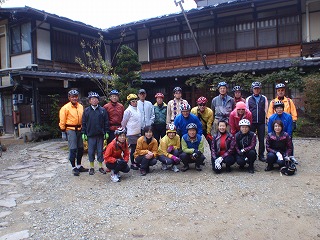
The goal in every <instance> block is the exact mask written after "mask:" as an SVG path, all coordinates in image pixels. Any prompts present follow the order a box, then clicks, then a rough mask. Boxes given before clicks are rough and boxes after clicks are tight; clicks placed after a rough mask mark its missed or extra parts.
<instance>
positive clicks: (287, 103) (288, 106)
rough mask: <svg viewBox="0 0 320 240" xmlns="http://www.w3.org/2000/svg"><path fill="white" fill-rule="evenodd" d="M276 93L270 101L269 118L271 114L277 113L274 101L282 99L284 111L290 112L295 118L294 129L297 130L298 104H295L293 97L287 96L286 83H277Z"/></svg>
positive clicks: (293, 118)
mask: <svg viewBox="0 0 320 240" xmlns="http://www.w3.org/2000/svg"><path fill="white" fill-rule="evenodd" d="M276 93H277V97H276V98H275V99H273V100H272V101H271V102H270V105H269V109H268V114H267V118H268V119H269V118H270V117H271V115H272V114H274V113H275V109H274V103H275V102H277V101H281V102H283V104H284V111H285V112H286V113H289V114H290V115H291V116H292V120H293V123H292V130H293V131H295V130H296V127H297V124H296V122H297V120H298V114H297V109H296V106H295V105H294V102H293V101H292V99H290V98H287V97H286V96H285V94H286V85H284V84H283V83H278V84H276Z"/></svg>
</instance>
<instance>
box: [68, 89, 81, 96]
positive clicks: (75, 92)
mask: <svg viewBox="0 0 320 240" xmlns="http://www.w3.org/2000/svg"><path fill="white" fill-rule="evenodd" d="M78 95H79V92H78V90H75V89H71V90H70V91H69V92H68V97H69V96H78Z"/></svg>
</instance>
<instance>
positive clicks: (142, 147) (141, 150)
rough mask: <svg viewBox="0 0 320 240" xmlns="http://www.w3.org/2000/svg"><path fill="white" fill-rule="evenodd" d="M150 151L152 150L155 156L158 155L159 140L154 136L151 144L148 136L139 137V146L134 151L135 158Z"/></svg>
mask: <svg viewBox="0 0 320 240" xmlns="http://www.w3.org/2000/svg"><path fill="white" fill-rule="evenodd" d="M148 151H151V152H152V153H153V155H154V157H157V156H158V141H157V140H156V139H155V138H154V137H152V140H151V142H150V143H149V144H147V142H146V137H145V136H141V137H139V139H138V141H137V147H136V151H135V152H134V158H136V157H138V156H143V155H146V154H147V153H148Z"/></svg>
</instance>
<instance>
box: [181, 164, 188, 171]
mask: <svg viewBox="0 0 320 240" xmlns="http://www.w3.org/2000/svg"><path fill="white" fill-rule="evenodd" d="M188 170H189V166H188V165H184V166H183V167H182V168H181V171H182V172H185V171H188Z"/></svg>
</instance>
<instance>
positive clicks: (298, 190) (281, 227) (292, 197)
mask: <svg viewBox="0 0 320 240" xmlns="http://www.w3.org/2000/svg"><path fill="white" fill-rule="evenodd" d="M37 144H41V143H36V144H30V145H28V144H27V145H25V144H21V145H14V144H13V145H12V144H10V146H9V149H8V152H7V154H6V157H5V158H1V159H0V165H1V169H0V170H1V171H2V170H5V169H6V167H8V166H9V165H10V166H11V165H14V164H15V163H17V162H19V161H22V160H21V159H19V158H15V156H17V153H19V151H21V150H22V149H23V148H26V147H32V146H35V145H37ZM294 146H295V156H296V158H297V160H298V161H299V165H298V171H297V173H296V174H295V175H294V176H291V177H289V176H282V175H280V173H279V171H277V170H274V171H271V172H265V171H264V168H265V166H266V164H265V163H263V162H260V161H256V164H255V169H256V172H255V173H254V174H249V173H248V172H246V171H240V170H239V168H238V166H233V171H232V172H231V173H226V172H223V173H222V174H220V175H217V174H215V173H213V172H212V170H211V163H210V161H208V159H209V154H208V148H206V157H207V160H206V166H205V167H204V169H203V171H202V172H197V171H195V170H194V169H191V170H189V171H187V172H185V173H182V172H179V173H174V172H172V171H162V170H161V169H160V164H159V163H158V164H157V166H156V167H155V170H154V172H152V173H151V174H148V175H147V176H146V177H141V176H140V175H139V174H138V172H137V171H131V172H130V173H128V174H123V177H122V181H121V182H120V183H112V182H111V181H110V176H109V174H108V175H103V174H100V173H96V174H95V175H94V176H89V175H88V174H87V173H85V174H84V173H82V174H81V176H80V177H74V176H72V174H71V168H70V166H69V163H68V162H67V160H66V161H65V162H64V163H63V164H62V165H59V166H61V167H57V168H52V171H54V172H55V174H56V175H55V177H53V178H51V179H50V180H49V181H48V182H46V183H45V186H43V184H42V185H40V183H35V184H34V186H32V187H31V188H24V190H23V191H25V192H24V194H25V195H28V194H29V195H28V199H34V200H37V199H38V200H39V202H38V203H37V204H36V205H35V206H32V207H30V206H29V207H28V210H26V206H25V207H20V206H18V207H16V209H15V210H13V213H12V214H11V215H9V216H7V217H5V218H3V219H1V218H0V222H1V221H7V222H9V224H8V226H7V227H3V228H0V239H1V236H3V235H4V234H8V233H10V232H14V231H21V230H23V229H28V230H29V233H30V236H29V239H308V240H309V239H320V164H319V156H320V139H295V140H294ZM60 152H61V156H60V155H56V156H55V157H56V158H57V159H62V158H64V159H67V151H65V150H62V149H60ZM86 160H87V157H84V165H85V166H88V163H87V161H86ZM54 161H56V160H54ZM8 162H9V163H8ZM43 164H48V162H47V161H43ZM52 164H54V162H50V163H49V166H52ZM42 168H45V167H44V166H43V167H42ZM96 168H97V167H96ZM1 171H0V173H1ZM1 188H2V186H1ZM10 191H11V190H10ZM31 196H33V197H31ZM24 197H25V196H24ZM24 197H22V198H24ZM40 200H41V201H40ZM2 211H3V209H2ZM0 212H1V209H0ZM26 212H29V213H28V214H26ZM21 216H22V217H21ZM12 222H14V224H11V223H12Z"/></svg>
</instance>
